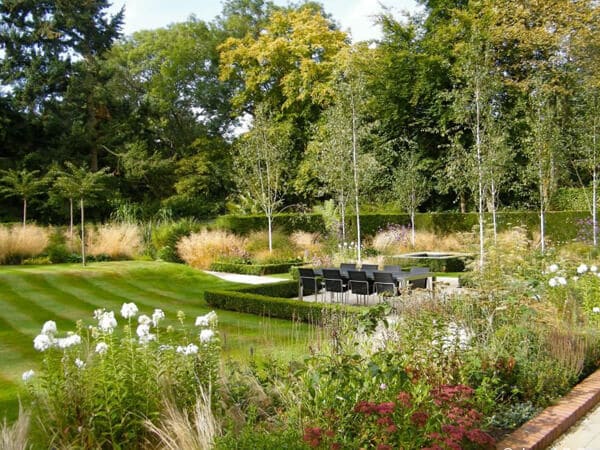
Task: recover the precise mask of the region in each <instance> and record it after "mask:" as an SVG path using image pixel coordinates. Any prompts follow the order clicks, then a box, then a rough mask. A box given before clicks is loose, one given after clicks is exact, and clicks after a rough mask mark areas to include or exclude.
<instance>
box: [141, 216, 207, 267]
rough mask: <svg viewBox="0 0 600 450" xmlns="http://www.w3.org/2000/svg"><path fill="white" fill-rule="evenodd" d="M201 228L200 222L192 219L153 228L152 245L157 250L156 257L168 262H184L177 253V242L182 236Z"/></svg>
mask: <svg viewBox="0 0 600 450" xmlns="http://www.w3.org/2000/svg"><path fill="white" fill-rule="evenodd" d="M199 230H200V224H199V223H197V222H196V221H194V220H192V219H182V220H180V221H177V222H166V223H162V224H160V225H157V226H156V227H155V228H154V229H153V230H152V245H153V246H154V250H155V251H156V257H157V258H158V259H162V260H163V261H167V262H178V263H181V262H183V261H182V260H181V258H180V257H179V255H178V254H177V243H178V242H179V240H180V239H181V238H182V237H184V236H189V235H190V234H192V233H194V232H196V231H199Z"/></svg>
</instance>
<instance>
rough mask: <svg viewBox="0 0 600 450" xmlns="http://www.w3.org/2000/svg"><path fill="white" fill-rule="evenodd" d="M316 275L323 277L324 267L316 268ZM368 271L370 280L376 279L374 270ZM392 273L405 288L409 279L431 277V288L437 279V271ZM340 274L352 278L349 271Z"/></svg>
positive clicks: (344, 278) (345, 277)
mask: <svg viewBox="0 0 600 450" xmlns="http://www.w3.org/2000/svg"><path fill="white" fill-rule="evenodd" d="M314 272H315V275H317V276H320V277H322V276H323V269H322V268H318V267H317V268H315V269H314ZM380 272H387V271H386V270H381V271H380ZM366 273H367V278H368V279H369V281H374V279H375V277H374V275H373V272H371V271H366ZM388 273H391V274H392V275H393V276H394V280H396V282H397V283H398V284H399V285H400V287H401V288H405V287H407V286H408V282H409V281H413V280H422V279H423V278H427V279H430V278H431V283H432V284H431V286H429V287H430V288H431V287H432V286H433V282H434V281H435V273H434V272H424V273H410V272H402V273H398V272H388ZM340 274H341V275H342V279H343V280H344V281H348V279H349V278H350V277H349V276H348V272H342V271H341V270H340Z"/></svg>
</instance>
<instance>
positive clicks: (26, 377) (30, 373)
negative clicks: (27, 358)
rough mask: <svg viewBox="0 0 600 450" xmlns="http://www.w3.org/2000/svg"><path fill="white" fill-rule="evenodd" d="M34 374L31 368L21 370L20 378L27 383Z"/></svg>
mask: <svg viewBox="0 0 600 450" xmlns="http://www.w3.org/2000/svg"><path fill="white" fill-rule="evenodd" d="M34 375H35V372H34V371H33V370H28V371H26V372H23V375H21V378H22V379H23V381H24V382H25V383H27V382H28V381H29V380H30V379H31V378H32V377H33V376H34Z"/></svg>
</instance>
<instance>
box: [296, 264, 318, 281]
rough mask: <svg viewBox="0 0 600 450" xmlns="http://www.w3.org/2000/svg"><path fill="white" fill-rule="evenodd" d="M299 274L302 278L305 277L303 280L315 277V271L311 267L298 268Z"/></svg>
mask: <svg viewBox="0 0 600 450" xmlns="http://www.w3.org/2000/svg"><path fill="white" fill-rule="evenodd" d="M298 273H299V274H300V277H303V278H314V277H315V271H314V269H312V268H310V267H298Z"/></svg>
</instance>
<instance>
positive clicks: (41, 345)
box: [33, 334, 54, 352]
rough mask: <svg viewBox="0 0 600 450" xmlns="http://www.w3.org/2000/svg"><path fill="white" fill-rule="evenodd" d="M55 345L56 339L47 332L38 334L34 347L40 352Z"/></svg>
mask: <svg viewBox="0 0 600 450" xmlns="http://www.w3.org/2000/svg"><path fill="white" fill-rule="evenodd" d="M53 345H54V339H52V337H50V336H48V335H47V334H38V335H37V336H36V337H35V339H34V340H33V348H35V349H36V350H37V351H38V352H45V351H46V350H48V349H49V348H50V347H52V346H53Z"/></svg>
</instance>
